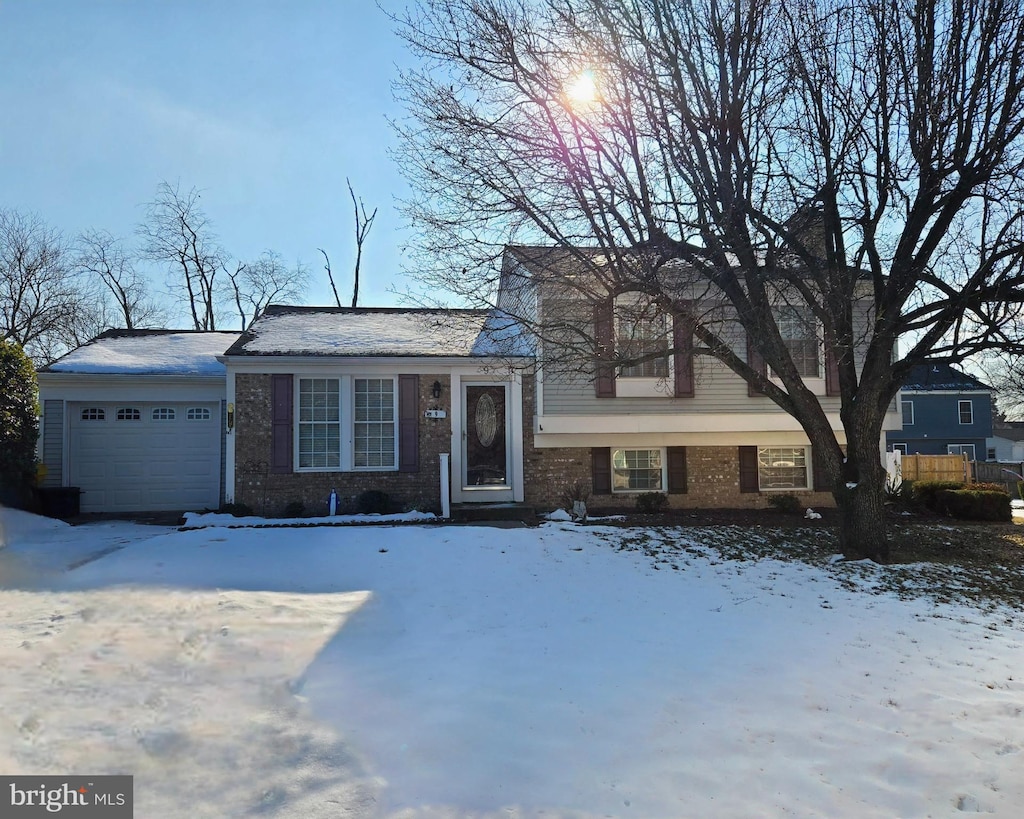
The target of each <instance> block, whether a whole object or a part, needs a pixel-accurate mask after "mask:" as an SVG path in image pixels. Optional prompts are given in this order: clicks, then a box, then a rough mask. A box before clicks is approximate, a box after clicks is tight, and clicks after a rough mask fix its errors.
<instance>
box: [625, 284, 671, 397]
mask: <svg viewBox="0 0 1024 819" xmlns="http://www.w3.org/2000/svg"><path fill="white" fill-rule="evenodd" d="M615 317H616V327H615V354H616V357H617V358H618V359H619V360H621V361H625V362H627V363H626V364H624V365H623V366H622V368H621V369H620V371H619V376H620V377H621V378H667V377H668V349H669V326H668V316H666V315H665V313H664V312H663V311H661V310H659V309H658V308H657V307H656V306H655V305H653V304H647V305H642V304H630V303H626V302H622V301H620V302H618V303H617V304H616V307H615Z"/></svg>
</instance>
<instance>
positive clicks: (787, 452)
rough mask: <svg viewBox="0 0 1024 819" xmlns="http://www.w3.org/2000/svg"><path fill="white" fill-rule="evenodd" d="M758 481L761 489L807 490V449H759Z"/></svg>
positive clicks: (773, 447)
mask: <svg viewBox="0 0 1024 819" xmlns="http://www.w3.org/2000/svg"><path fill="white" fill-rule="evenodd" d="M757 480H758V485H759V486H760V488H761V489H807V488H808V482H807V447H802V446H771V447H758V450H757Z"/></svg>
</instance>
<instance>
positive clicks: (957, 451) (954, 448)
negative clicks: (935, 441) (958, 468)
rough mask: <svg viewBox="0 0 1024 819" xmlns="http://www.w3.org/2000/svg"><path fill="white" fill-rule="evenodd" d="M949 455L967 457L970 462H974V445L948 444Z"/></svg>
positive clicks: (947, 451)
mask: <svg viewBox="0 0 1024 819" xmlns="http://www.w3.org/2000/svg"><path fill="white" fill-rule="evenodd" d="M946 453H947V454H949V455H966V456H967V460H968V461H973V460H974V444H946Z"/></svg>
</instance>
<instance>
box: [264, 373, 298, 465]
mask: <svg viewBox="0 0 1024 819" xmlns="http://www.w3.org/2000/svg"><path fill="white" fill-rule="evenodd" d="M292 381H293V378H292V376H291V375H272V376H270V471H271V472H276V473H281V472H291V471H292V469H293V468H294V464H293V460H292V440H293V433H292V407H293V400H294V399H293V397H292Z"/></svg>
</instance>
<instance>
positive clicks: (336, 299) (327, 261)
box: [317, 247, 341, 307]
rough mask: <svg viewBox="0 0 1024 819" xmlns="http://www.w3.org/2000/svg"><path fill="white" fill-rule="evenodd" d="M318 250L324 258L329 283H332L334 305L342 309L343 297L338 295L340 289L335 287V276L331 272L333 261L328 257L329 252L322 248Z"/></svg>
mask: <svg viewBox="0 0 1024 819" xmlns="http://www.w3.org/2000/svg"><path fill="white" fill-rule="evenodd" d="M317 250H319V251H320V252H321V253H322V254H323V257H324V270H326V271H327V281H329V282H330V283H331V292H332V293H334V303H335V304H336V305H337V306H338V307H341V297H340V296H339V295H338V288H337V287H335V286H334V274H333V273H332V272H331V259H330V257H329V256H328V255H327V251H326V250H324V249H323V248H322V247H318V248H317Z"/></svg>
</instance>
